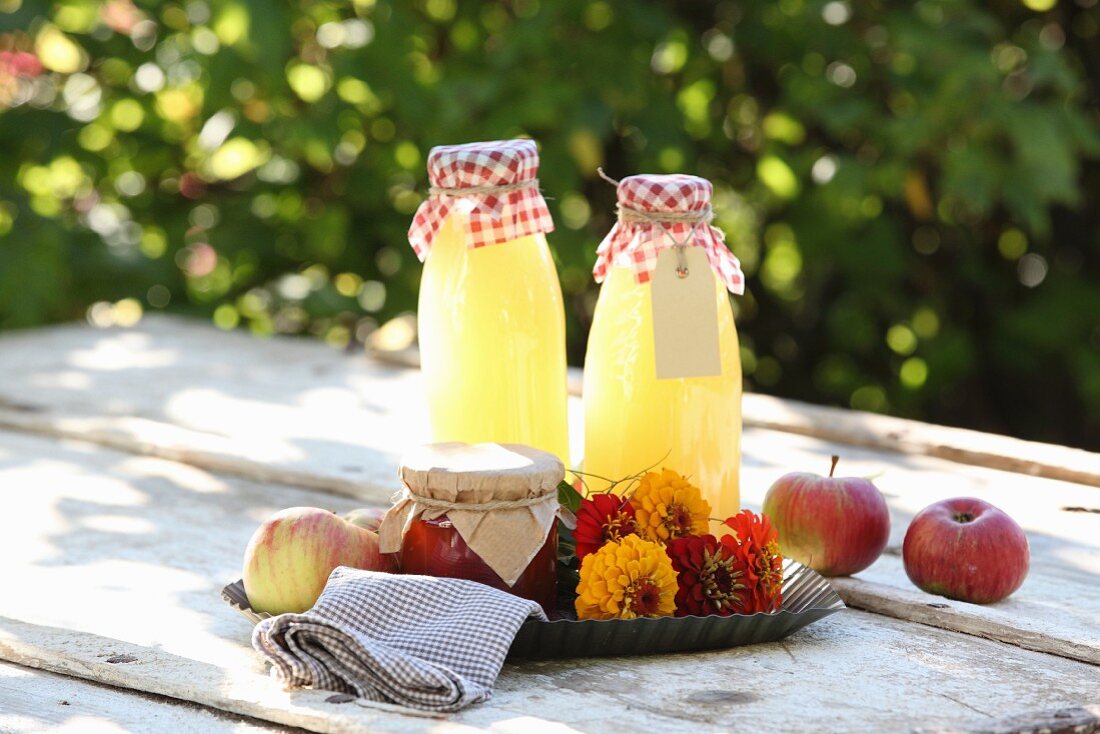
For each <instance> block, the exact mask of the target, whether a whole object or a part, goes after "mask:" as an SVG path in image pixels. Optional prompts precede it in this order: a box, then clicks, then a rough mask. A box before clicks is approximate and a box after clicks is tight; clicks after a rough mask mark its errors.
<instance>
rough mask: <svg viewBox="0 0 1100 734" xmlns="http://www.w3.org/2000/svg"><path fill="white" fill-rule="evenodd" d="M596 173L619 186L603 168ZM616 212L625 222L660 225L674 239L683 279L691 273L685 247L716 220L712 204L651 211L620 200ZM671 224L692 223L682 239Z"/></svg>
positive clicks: (719, 233)
mask: <svg viewBox="0 0 1100 734" xmlns="http://www.w3.org/2000/svg"><path fill="white" fill-rule="evenodd" d="M596 173H598V174H599V176H600V178H602V179H603V180H604V181H607V182H608V183H609V184H611V185H612V186H614V187H616V188H618V186H619V182H618V181H616V180H615V179H613V178H611V177H610V176H608V175H607V174H606V173H604V172H603V168H597V169H596ZM615 214H616V215H617V216H618V217H619V221H620V222H622V223H623V224H652V225H656V226H657V227H660V228H661V231H662V232H664V233H665V235H666V236H667V237H668V238H669V239H670V240H671V241H672V248H673V249H674V250H675V251H676V276H677V277H679V278H681V279H682V278H686V277H688V275H689V272H688V266H687V256H686V255H684V248H686V247H691V246H692V240H694V238H695V231H696V230H697V229H699V227H700V226H704V227H706V226H710V223H711V222H712V221H714V209H712V208H711V206H710V204H708V205H707V207H706V208H705V209H695V210H692V211H678V212H649V211H643V210H641V209H634V208H633V207H629V206H623V204H622V202H618V203H616V204H615ZM670 224H690V225H691V229H689V230H688V232H687V234H686V235H684V236H683V237H682V238H681V239H679V240H677V239H676V238H675V237H674V236H673V235H672V232H671V231H669V229H668V226H667V225H670ZM715 234H716V236H717V237H718V239H719V240H720V241H722V242H724V241H725V238H726V236H725V234H724V233H723V232H722V231H721V230H715Z"/></svg>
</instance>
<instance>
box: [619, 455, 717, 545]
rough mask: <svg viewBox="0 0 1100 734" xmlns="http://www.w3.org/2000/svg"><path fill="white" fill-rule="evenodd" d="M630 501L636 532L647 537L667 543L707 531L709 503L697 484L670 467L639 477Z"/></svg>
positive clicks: (647, 538)
mask: <svg viewBox="0 0 1100 734" xmlns="http://www.w3.org/2000/svg"><path fill="white" fill-rule="evenodd" d="M630 504H632V505H634V513H635V514H634V517H635V522H634V527H635V532H637V533H638V534H639V535H641V536H642V537H643V538H645V539H646V540H654V541H657V542H659V543H667V542H668V541H670V540H675V539H676V538H683V537H685V536H688V535H706V534H707V532H708V530H709V525H710V522H709V519H710V504H709V503H708V502H707V501H706V500H705V499H703V495H702V493H701V492H700V491H699V488H698V487H696V486H695V485H694V484H692V483H691V482H689V481H688V480H687V479H685V478H684V477H682V476H680V475H679V474H677V473H676V472H674V471H672V470H671V469H663V470H662V471H661V473H660V474H658V473H657V472H649V473H648V474H646V475H645V476H644V477H642V478H641V480H640V481H639V483H638V489H637V490H635V492H634V496H632V497H631V498H630Z"/></svg>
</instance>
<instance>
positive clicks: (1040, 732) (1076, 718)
mask: <svg viewBox="0 0 1100 734" xmlns="http://www.w3.org/2000/svg"><path fill="white" fill-rule="evenodd" d="M914 732H915V734H1096V732H1100V704H1093V705H1087V706H1073V707H1071V708H1064V709H1053V710H1047V711H1038V712H1035V713H1029V714H1021V715H1019V716H1013V717H1010V718H1007V719H1002V720H1000V721H995V722H992V723H989V724H981V725H978V726H975V727H971V728H967V729H957V728H954V727H919V728H918V729H916V730H914Z"/></svg>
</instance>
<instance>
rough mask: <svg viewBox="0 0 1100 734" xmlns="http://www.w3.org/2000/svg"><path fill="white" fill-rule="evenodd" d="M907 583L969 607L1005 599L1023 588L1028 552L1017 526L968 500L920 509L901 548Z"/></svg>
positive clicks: (995, 511)
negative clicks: (907, 577)
mask: <svg viewBox="0 0 1100 734" xmlns="http://www.w3.org/2000/svg"><path fill="white" fill-rule="evenodd" d="M901 555H902V560H903V561H904V562H905V573H907V574H908V575H909V580H910V581H912V582H913V583H914V584H916V585H917V586H918V587H920V588H921V589H923V590H924V591H927V592H928V593H929V594H939V595H940V596H946V597H947V598H949V599H958V600H959V601H968V602H972V603H974V604H992V603H993V602H995V601H1000V600H1001V599H1004V598H1005V597H1007V596H1008V595H1009V594H1011V593H1012V592H1014V591H1016V589H1018V588H1020V584H1022V583H1024V579H1025V578H1027V570H1028V566H1029V565H1030V562H1031V551H1030V549H1029V547H1028V543H1027V536H1026V535H1024V531H1023V529H1022V528H1021V527H1020V526H1019V525H1018V524H1016V521H1015V520H1013V519H1012V518H1011V517H1009V516H1008V515H1006V514H1005V513H1004V512H1002V511H1001V510H999V509H997V508H996V507H994V506H993V505H991V504H989V503H988V502H984V501H982V500H979V499H975V498H973V497H956V498H955V499H950V500H943V501H942V502H937V503H935V504H933V505H929V506H928V507H926V508H924V509H923V510H921V511H920V512H919V513H917V516H916V517H914V518H913V522H912V523H911V524H910V525H909V530H908V531H906V533H905V542H904V543H903V544H902V548H901Z"/></svg>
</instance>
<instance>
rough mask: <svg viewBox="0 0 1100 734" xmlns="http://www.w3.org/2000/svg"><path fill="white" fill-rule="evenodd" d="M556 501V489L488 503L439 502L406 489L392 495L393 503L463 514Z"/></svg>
mask: <svg viewBox="0 0 1100 734" xmlns="http://www.w3.org/2000/svg"><path fill="white" fill-rule="evenodd" d="M557 499H558V494H557V491H556V489H555V490H554V491H550V492H546V493H545V494H540V495H537V496H535V497H524V498H523V499H518V500H492V501H490V502H451V501H449V500H439V499H436V498H435V497H425V496H424V495H420V494H416V493H415V492H413V491H412V490H411V489H409V488H408V487H405V488H404V489H403V490H402V491H400V492H398V493H397V494H396V495H394V498H393V501H394V503H397V502H401V501H403V500H411V501H412V502H415V503H416V504H418V505H420V506H421V507H424V508H426V509H429V510H462V511H464V512H490V511H492V510H517V509H520V508H522V507H533V506H535V505H540V504H542V503H544V502H549V501H550V500H554V501H555V502H556V501H557Z"/></svg>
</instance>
